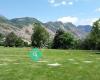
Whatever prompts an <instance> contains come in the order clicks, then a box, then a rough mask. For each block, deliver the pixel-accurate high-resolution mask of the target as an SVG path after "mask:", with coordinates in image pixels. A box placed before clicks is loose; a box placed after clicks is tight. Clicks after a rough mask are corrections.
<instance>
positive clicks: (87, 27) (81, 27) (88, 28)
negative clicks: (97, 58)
mask: <svg viewBox="0 0 100 80" xmlns="http://www.w3.org/2000/svg"><path fill="white" fill-rule="evenodd" d="M77 28H78V29H79V30H80V31H83V32H85V33H88V32H90V31H91V29H92V26H90V25H79V26H77Z"/></svg>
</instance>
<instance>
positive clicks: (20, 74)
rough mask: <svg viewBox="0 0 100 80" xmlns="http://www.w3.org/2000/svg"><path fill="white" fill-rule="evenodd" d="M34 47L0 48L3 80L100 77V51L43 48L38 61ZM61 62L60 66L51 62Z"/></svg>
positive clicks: (94, 79) (91, 79)
mask: <svg viewBox="0 0 100 80" xmlns="http://www.w3.org/2000/svg"><path fill="white" fill-rule="evenodd" d="M29 51H30V48H3V47H0V80H100V54H96V52H95V51H82V50H51V49H41V51H42V53H43V56H42V58H41V60H42V61H47V62H34V61H32V60H31V58H30V57H29V55H28V52H29ZM52 63H59V64H61V65H60V66H55V67H54V66H48V65H47V64H52Z"/></svg>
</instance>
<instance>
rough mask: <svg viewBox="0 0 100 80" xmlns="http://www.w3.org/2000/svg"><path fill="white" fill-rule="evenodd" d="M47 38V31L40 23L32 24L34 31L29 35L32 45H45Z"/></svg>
mask: <svg viewBox="0 0 100 80" xmlns="http://www.w3.org/2000/svg"><path fill="white" fill-rule="evenodd" d="M48 40H49V33H48V32H47V31H46V30H45V28H43V26H42V25H41V24H40V23H35V24H34V31H33V34H32V37H31V41H32V46H33V47H38V48H42V47H46V46H47V43H48Z"/></svg>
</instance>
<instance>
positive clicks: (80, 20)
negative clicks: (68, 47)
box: [57, 16, 98, 25]
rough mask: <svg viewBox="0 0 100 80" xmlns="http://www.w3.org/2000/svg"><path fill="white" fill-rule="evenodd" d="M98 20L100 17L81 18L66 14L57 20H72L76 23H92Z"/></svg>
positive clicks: (65, 21) (64, 21)
mask: <svg viewBox="0 0 100 80" xmlns="http://www.w3.org/2000/svg"><path fill="white" fill-rule="evenodd" d="M96 20H98V18H86V19H79V18H78V17H72V16H66V17H61V18H59V19H57V21H61V22H63V23H67V22H72V23H73V24H75V25H92V24H93V22H95V21H96Z"/></svg>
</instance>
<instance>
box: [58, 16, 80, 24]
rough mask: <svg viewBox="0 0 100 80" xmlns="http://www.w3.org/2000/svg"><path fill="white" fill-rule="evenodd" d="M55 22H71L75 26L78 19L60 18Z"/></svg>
mask: <svg viewBox="0 0 100 80" xmlns="http://www.w3.org/2000/svg"><path fill="white" fill-rule="evenodd" d="M57 21H61V22H63V23H67V22H72V23H74V24H76V23H77V21H78V18H77V17H71V16H67V17H61V18H59V19H58V20H57Z"/></svg>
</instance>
